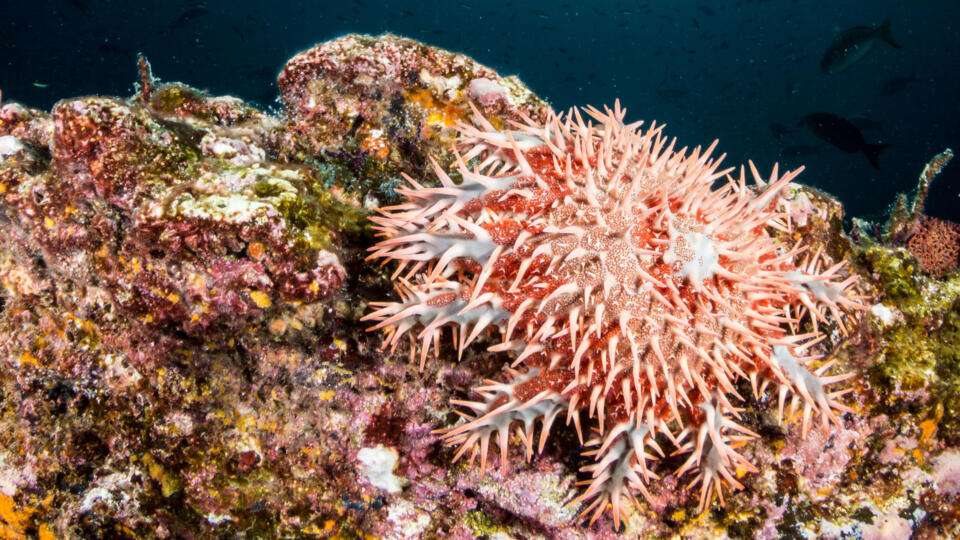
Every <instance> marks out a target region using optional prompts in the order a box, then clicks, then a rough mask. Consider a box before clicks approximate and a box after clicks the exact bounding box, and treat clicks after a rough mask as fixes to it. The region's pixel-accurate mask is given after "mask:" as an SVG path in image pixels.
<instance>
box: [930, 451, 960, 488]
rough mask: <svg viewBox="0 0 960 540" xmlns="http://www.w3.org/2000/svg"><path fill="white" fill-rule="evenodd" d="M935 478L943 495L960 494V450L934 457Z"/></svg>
mask: <svg viewBox="0 0 960 540" xmlns="http://www.w3.org/2000/svg"><path fill="white" fill-rule="evenodd" d="M933 480H934V481H935V482H936V483H937V487H936V492H937V493H939V494H941V495H947V496H953V495H960V451H957V450H952V451H949V452H944V453H942V454H940V455H939V456H937V457H935V458H934V459H933Z"/></svg>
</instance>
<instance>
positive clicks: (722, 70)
mask: <svg viewBox="0 0 960 540" xmlns="http://www.w3.org/2000/svg"><path fill="white" fill-rule="evenodd" d="M4 4H6V5H5V6H4V10H3V16H2V17H0V90H2V91H3V99H4V101H10V100H13V101H20V102H23V103H25V104H27V105H29V106H34V107H40V108H44V109H49V108H50V107H51V106H52V104H53V103H55V102H56V101H57V100H58V99H60V98H64V97H72V96H78V95H86V94H94V93H97V94H111V95H122V96H126V95H130V94H132V93H133V83H134V82H135V81H136V79H137V71H136V54H137V53H138V52H143V53H145V54H146V55H147V57H148V58H149V59H150V61H151V63H152V64H153V69H154V73H155V74H156V75H157V76H158V77H160V78H161V79H163V80H166V81H173V80H180V81H183V82H186V83H188V84H190V85H193V86H196V87H199V88H203V89H206V90H208V91H210V92H211V93H213V94H232V95H236V96H239V97H242V98H245V99H248V100H253V101H255V102H257V103H258V104H260V105H261V106H264V107H271V106H273V107H276V106H277V103H276V101H275V99H276V96H277V88H276V83H275V78H276V75H277V73H278V71H279V70H280V68H281V67H282V66H283V63H284V62H285V61H286V60H287V59H288V58H289V57H291V56H292V55H294V54H295V53H297V52H298V51H300V50H303V49H305V48H308V47H310V46H311V45H313V44H314V43H317V42H320V41H325V40H328V39H331V38H334V37H337V36H339V35H342V34H345V33H350V32H363V33H371V34H378V33H382V32H392V33H395V34H400V35H403V36H407V37H411V38H414V39H418V40H421V41H424V42H426V43H428V44H430V45H435V46H439V47H443V48H446V49H451V50H455V51H460V52H463V53H466V54H468V55H470V56H472V57H473V58H475V59H476V60H478V61H479V62H481V63H484V64H486V65H488V66H491V67H493V68H495V69H497V70H498V71H499V72H500V73H501V74H504V75H507V74H516V75H518V76H519V77H520V78H521V79H522V80H523V81H524V82H525V83H527V84H528V85H529V86H530V87H531V88H533V90H534V91H536V92H537V93H538V94H539V95H540V96H542V97H543V98H545V99H546V100H547V101H549V102H550V103H551V104H552V105H553V106H554V107H555V108H557V109H565V108H568V107H570V106H573V105H585V104H594V105H602V104H605V103H612V102H613V100H614V99H616V98H619V99H620V100H621V102H622V103H623V104H624V106H626V107H627V108H628V110H629V113H628V119H629V120H635V119H645V120H653V119H656V120H657V121H658V123H666V124H667V125H668V126H667V133H668V134H670V135H673V136H676V137H677V138H678V143H679V145H680V146H684V145H687V146H696V145H699V144H703V145H707V144H709V143H710V142H711V141H712V140H713V139H720V145H719V149H720V150H721V151H724V152H726V153H727V154H728V157H727V163H728V164H733V165H738V164H740V163H746V160H748V159H752V160H753V161H754V162H755V163H756V164H757V165H758V167H759V168H760V169H761V170H762V171H769V169H770V167H771V166H772V165H773V163H775V162H779V163H780V164H781V166H788V167H796V166H799V165H801V164H803V165H806V167H807V169H806V171H805V172H804V173H803V174H802V175H801V177H800V179H799V181H800V182H802V183H806V184H809V185H813V186H816V187H819V188H821V189H824V190H826V191H828V192H830V193H832V194H833V195H835V196H837V197H839V198H840V199H841V200H842V201H843V202H844V203H845V205H846V207H847V214H848V215H854V216H861V217H866V218H869V219H874V220H879V219H882V216H883V213H884V210H885V209H886V208H887V206H888V205H889V204H890V202H891V201H892V200H893V196H894V193H895V192H897V191H909V190H911V189H912V188H913V187H914V185H915V184H916V178H917V175H918V173H919V172H920V170H921V169H922V168H923V165H924V163H925V162H926V161H927V160H928V159H929V158H930V157H932V156H933V155H934V154H936V153H938V152H940V151H941V150H943V149H944V148H946V147H948V146H949V147H953V148H954V149H957V150H960V144H958V143H960V99H958V98H960V70H958V69H957V68H958V67H960V61H958V60H957V56H956V55H957V51H960V32H958V22H957V21H958V20H960V2H956V1H944V0H914V1H912V2H902V1H894V0H880V1H876V0H869V1H868V0H838V1H831V2H810V1H803V0H761V1H756V0H737V1H730V2H711V1H710V0H671V1H666V0H661V1H626V0H598V1H593V2H576V1H572V0H570V1H567V2H564V1H563V0H560V1H559V2H545V1H512V2H511V1H492V0H488V1H480V0H466V1H464V0H454V1H446V2H428V1H422V0H421V1H412V0H407V1H382V2H376V1H374V0H350V1H341V2H322V1H318V2H282V1H274V2H269V3H264V2H253V1H249V0H248V1H241V0H231V1H225V0H208V1H207V2H205V3H198V2H176V1H173V2H127V1H119V0H101V1H96V0H69V1H46V2H45V1H38V2H13V1H12V0H6V2H4ZM886 18H889V19H890V21H891V31H892V35H893V37H894V38H895V40H896V42H897V43H898V44H899V45H901V48H894V47H892V46H890V45H888V44H886V43H884V42H880V41H878V42H876V43H874V44H873V50H872V51H870V52H869V53H868V54H867V55H865V56H864V57H863V58H861V59H860V60H858V61H857V62H855V63H854V64H852V65H851V66H849V67H848V68H846V69H844V70H843V71H841V72H839V73H834V74H826V73H824V72H823V71H822V70H821V65H820V64H821V58H822V57H823V55H824V53H825V52H826V50H827V48H828V47H829V46H830V44H831V42H832V41H833V40H834V38H835V36H837V35H838V34H840V33H841V32H842V31H844V30H847V29H849V28H851V27H854V26H858V25H864V26H873V25H877V24H879V23H881V22H882V21H883V20H884V19H886ZM820 112H825V113H832V114H835V115H838V116H840V117H843V118H845V119H848V120H850V121H851V122H852V123H853V124H854V125H856V126H857V128H858V129H859V130H860V132H861V133H862V134H863V136H864V137H865V139H866V140H867V141H868V142H870V143H885V144H889V145H890V147H889V148H888V149H886V150H885V151H884V152H883V153H882V154H881V155H880V158H879V169H875V168H873V167H872V166H871V165H870V163H869V162H868V161H867V159H866V158H865V156H864V155H863V154H858V153H845V152H843V151H841V150H840V149H838V148H836V147H835V146H833V145H831V144H829V143H828V142H825V141H824V140H821V139H820V138H817V137H815V136H814V135H813V134H812V133H811V132H810V130H808V129H807V128H805V127H803V126H802V125H800V122H801V120H802V119H803V118H804V117H805V116H807V115H808V114H811V113H820ZM958 193H960V163H953V164H951V165H950V166H948V167H947V169H946V171H945V173H944V174H943V175H942V176H941V177H940V178H939V179H938V180H937V182H936V183H935V184H934V186H933V189H932V193H931V197H930V199H929V200H928V204H927V213H929V214H931V215H934V216H938V217H943V218H948V219H953V220H955V221H960V199H958Z"/></svg>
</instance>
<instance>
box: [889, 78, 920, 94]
mask: <svg viewBox="0 0 960 540" xmlns="http://www.w3.org/2000/svg"><path fill="white" fill-rule="evenodd" d="M914 82H920V79H918V78H917V74H916V73H911V74H910V76H909V77H894V78H892V79H889V80H887V82H885V83H883V86H881V87H880V95H881V96H892V95H894V94H897V93H899V92H900V91H901V90H903V89H904V88H906V87H907V86H909V85H910V83H914Z"/></svg>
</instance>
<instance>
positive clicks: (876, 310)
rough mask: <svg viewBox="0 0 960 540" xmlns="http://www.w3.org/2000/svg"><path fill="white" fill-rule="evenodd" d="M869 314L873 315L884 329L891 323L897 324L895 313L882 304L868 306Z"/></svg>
mask: <svg viewBox="0 0 960 540" xmlns="http://www.w3.org/2000/svg"><path fill="white" fill-rule="evenodd" d="M870 313H873V316H874V317H876V318H877V319H878V320H879V321H880V323H881V324H883V327H884V328H887V327H890V326H892V325H893V323H895V322H897V313H895V312H894V310H893V309H891V308H890V307H888V306H885V305H883V304H874V305H872V306H870Z"/></svg>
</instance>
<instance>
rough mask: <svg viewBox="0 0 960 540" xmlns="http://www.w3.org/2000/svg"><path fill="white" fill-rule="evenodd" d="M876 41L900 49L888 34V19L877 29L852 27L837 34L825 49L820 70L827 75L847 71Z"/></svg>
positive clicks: (891, 35)
mask: <svg viewBox="0 0 960 540" xmlns="http://www.w3.org/2000/svg"><path fill="white" fill-rule="evenodd" d="M877 40H883V41H886V42H887V43H888V44H889V45H890V46H891V47H896V48H898V49H899V48H900V44H899V43H897V42H896V41H895V40H894V39H893V34H891V33H890V19H887V20H885V21H883V22H882V23H880V26H877V27H872V26H854V27H853V28H848V29H847V30H844V31H843V32H840V33H839V34H837V37H835V38H833V41H832V42H831V43H830V46H829V47H827V52H825V53H824V54H823V59H822V60H820V69H821V70H823V72H824V73H827V74H833V73H838V72H840V71H843V70H845V69H847V68H848V67H850V66H852V65H853V64H855V63H856V62H857V61H858V60H860V59H861V58H863V57H864V56H866V54H867V53H868V52H870V49H872V48H873V44H874V43H876V42H877Z"/></svg>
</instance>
